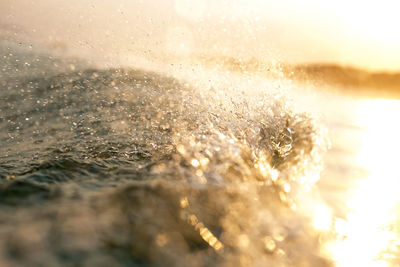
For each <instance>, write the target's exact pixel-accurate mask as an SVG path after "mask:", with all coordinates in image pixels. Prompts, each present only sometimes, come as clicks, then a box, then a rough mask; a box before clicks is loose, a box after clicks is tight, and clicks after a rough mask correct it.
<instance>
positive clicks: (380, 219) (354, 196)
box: [325, 100, 400, 267]
mask: <svg viewBox="0 0 400 267" xmlns="http://www.w3.org/2000/svg"><path fill="white" fill-rule="evenodd" d="M399 114H400V101H398V100H370V101H364V102H362V103H361V105H360V108H359V123H360V126H361V127H362V128H363V129H364V131H363V132H362V134H361V138H362V147H361V149H360V150H359V152H358V155H357V162H358V164H360V165H361V166H362V167H363V168H365V169H366V170H367V171H368V173H369V174H368V177H365V179H363V180H362V181H360V183H359V184H358V186H357V188H356V189H355V190H354V191H353V192H351V193H350V194H349V200H348V201H347V206H348V207H347V208H348V209H349V211H350V212H349V213H348V214H347V215H346V217H345V218H344V219H335V221H334V223H333V225H332V229H331V230H332V232H333V234H334V235H335V238H334V241H332V242H328V243H326V244H325V249H326V251H327V253H328V254H329V255H330V257H331V258H332V259H333V260H334V261H335V263H336V265H337V266H341V267H342V266H343V267H347V266H349V267H350V266H371V267H372V266H393V265H392V263H391V260H393V259H394V258H395V257H396V256H395V253H396V250H397V247H396V244H397V243H398V240H400V236H399V233H398V232H396V230H395V226H396V217H397V216H398V213H399V211H398V210H396V205H397V204H398V203H399V201H400V194H399V188H400V172H399V169H398V164H399V162H398V154H399V152H400V141H399V140H400V139H399V133H400V124H399V123H398V121H397V118H396V117H397V116H398V115H399Z"/></svg>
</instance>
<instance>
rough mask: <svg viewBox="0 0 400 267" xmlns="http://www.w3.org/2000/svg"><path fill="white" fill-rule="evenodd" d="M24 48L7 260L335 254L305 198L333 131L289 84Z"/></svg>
mask: <svg viewBox="0 0 400 267" xmlns="http://www.w3.org/2000/svg"><path fill="white" fill-rule="evenodd" d="M15 56H16V57H23V58H24V63H23V65H25V63H28V64H29V65H30V66H34V67H32V68H33V70H30V69H29V68H28V67H22V68H25V69H24V72H23V73H22V74H21V72H20V71H18V72H19V73H18V75H13V73H15V72H16V71H15V68H11V69H10V70H9V74H10V75H8V74H6V75H5V76H4V77H3V78H5V80H4V81H3V83H2V84H1V86H2V89H3V90H2V93H1V100H2V101H1V102H0V111H1V112H0V114H1V115H0V116H1V118H0V127H1V128H3V129H6V131H4V132H3V133H0V143H1V144H2V146H3V148H2V151H3V152H2V155H1V156H0V178H1V180H2V182H1V183H2V184H1V189H0V199H2V200H3V201H2V206H3V207H4V209H3V210H2V211H0V221H1V224H2V226H3V229H7V230H5V231H2V232H1V233H0V235H1V239H0V240H1V241H0V251H1V254H0V255H1V257H0V261H1V262H2V263H3V264H5V265H9V266H12V265H26V264H29V265H31V266H52V265H57V264H63V265H64V264H71V265H73V264H76V265H82V266H93V265H98V264H100V263H101V264H105V265H107V266H121V265H129V266H166V265H167V266H231V265H235V266H249V265H251V266H258V265H263V266H264V265H273V266H293V265H296V266H330V264H331V263H330V262H329V261H328V260H326V259H325V258H324V256H323V254H322V253H321V252H320V247H319V246H320V243H319V239H318V237H319V233H318V231H316V230H315V229H314V227H313V226H312V224H311V221H310V218H309V217H307V216H306V214H304V213H303V211H302V202H301V199H303V198H304V197H305V195H307V194H308V192H309V190H310V188H312V187H313V186H314V184H315V182H316V181H317V180H318V177H319V171H320V168H321V166H322V165H321V155H322V154H323V152H324V150H325V148H326V136H325V134H324V132H323V128H322V127H321V126H320V125H319V124H318V123H317V122H316V121H315V120H314V119H313V118H312V116H311V115H309V114H306V113H301V112H297V111H296V110H294V109H293V108H292V106H291V105H290V101H289V100H287V98H286V96H284V95H282V94H279V93H277V92H274V91H273V90H271V89H270V88H257V89H255V90H250V89H249V88H245V87H243V88H241V87H239V88H227V87H214V86H213V87H210V88H201V87H198V86H195V85H194V84H190V83H187V82H183V81H180V80H177V79H175V78H173V77H172V76H168V75H164V74H159V73H155V72H147V71H141V70H136V69H129V68H113V69H99V68H96V67H88V66H87V65H85V64H74V68H71V67H70V65H71V64H72V63H71V61H70V60H66V61H63V60H61V59H59V58H56V59H52V58H51V57H50V58H49V57H47V60H43V61H39V63H37V64H36V65H34V63H33V62H32V61H33V60H36V59H37V56H36V55H35V54H34V53H31V52H26V51H25V52H24V53H22V52H18V53H16V55H15ZM14 59H15V58H14ZM29 60H30V61H29ZM11 61H12V60H10V61H9V62H11ZM55 63H56V64H57V65H58V66H59V68H58V69H56V70H57V71H55V70H54V69H52V67H51V66H54V64H55ZM5 64H7V65H8V64H10V63H5ZM13 64H14V63H13ZM17 64H19V63H17ZM21 64H22V63H21ZM47 70H49V71H47ZM189 80H190V77H189Z"/></svg>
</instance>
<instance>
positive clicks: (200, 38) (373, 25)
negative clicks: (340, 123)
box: [0, 0, 400, 70]
mask: <svg viewBox="0 0 400 267" xmlns="http://www.w3.org/2000/svg"><path fill="white" fill-rule="evenodd" d="M398 12H400V1H394V0H379V1H378V0H370V1H368V0H365V1H360V0H336V1H318V0H302V1H299V0H297V1H295V0H279V1H272V0H70V1H60V0H41V1H33V0H18V1H15V0H2V1H1V2H0V31H2V32H3V34H4V33H6V34H8V35H10V34H11V35H13V36H14V37H16V38H21V39H27V40H29V39H32V40H43V41H47V42H53V43H65V44H66V45H67V46H70V47H73V48H75V49H79V48H85V49H94V50H95V51H98V52H99V53H104V54H106V53H119V54H124V53H132V54H141V55H145V54H146V55H152V56H157V55H165V54H177V55H180V56H182V55H183V56H187V55H191V54H207V53H208V54H213V55H234V56H238V57H256V58H261V59H267V58H268V57H271V56H273V57H276V58H279V59H280V60H282V61H285V62H289V63H313V62H318V63H320V62H321V63H323V62H330V63H338V64H343V65H354V66H358V67H363V68H367V69H376V70H400V15H398Z"/></svg>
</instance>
